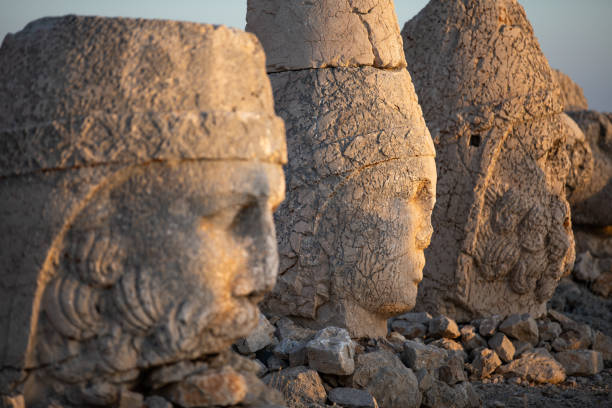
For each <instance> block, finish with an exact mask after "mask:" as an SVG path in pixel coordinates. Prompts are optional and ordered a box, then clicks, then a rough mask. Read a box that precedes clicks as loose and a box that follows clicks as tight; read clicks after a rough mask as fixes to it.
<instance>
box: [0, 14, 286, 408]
mask: <svg viewBox="0 0 612 408" xmlns="http://www.w3.org/2000/svg"><path fill="white" fill-rule="evenodd" d="M264 61H265V56H264V53H263V50H262V49H261V46H260V45H259V43H258V41H257V40H256V38H255V36H253V35H251V34H246V33H243V32H240V31H238V30H232V29H228V28H225V27H215V26H211V25H200V24H192V23H178V22H172V21H149V20H135V19H109V18H97V17H76V16H66V17H61V18H45V19H41V20H37V21H35V22H33V23H30V24H29V25H27V26H26V28H25V29H24V30H22V31H21V32H19V33H17V34H14V35H8V36H7V37H6V38H5V39H4V42H3V44H2V47H1V48H0V77H1V78H3V80H2V81H1V82H0V101H2V103H1V104H0V208H1V209H2V210H1V211H0V268H1V269H0V276H1V278H2V285H1V286H0V395H4V394H8V395H11V394H12V393H20V392H22V391H23V393H24V395H25V403H26V405H27V406H39V404H42V403H43V402H44V403H45V404H44V406H47V405H46V403H47V402H48V401H49V399H50V398H55V399H56V400H57V401H58V403H61V404H62V406H65V407H72V406H78V407H82V406H90V405H96V406H122V405H121V400H122V399H123V400H125V397H126V396H127V395H128V394H127V393H129V392H130V390H132V389H133V388H137V389H139V390H146V389H149V387H150V386H151V384H150V383H147V381H148V380H147V378H157V379H158V380H157V381H160V382H161V383H162V384H163V385H170V384H171V383H172V381H169V380H168V379H169V376H171V375H174V376H175V378H176V381H180V380H181V379H183V378H185V376H187V375H192V374H193V375H194V376H195V377H191V378H192V379H193V380H194V381H192V383H193V384H195V386H196V387H199V388H202V387H204V388H206V387H208V385H210V382H208V383H207V382H206V381H207V380H206V379H207V378H208V377H207V374H206V370H207V369H208V368H210V367H209V361H208V360H209V358H208V357H207V356H209V355H211V354H214V353H219V352H221V351H224V350H226V349H228V347H229V346H230V345H231V344H232V343H233V342H234V341H235V340H237V339H238V338H240V337H245V336H247V335H248V334H249V332H250V331H251V330H252V329H253V328H254V327H255V325H256V324H257V321H258V318H257V317H258V309H257V304H256V302H257V300H259V299H260V298H261V297H262V296H263V294H264V293H265V292H266V291H268V290H270V289H271V287H272V286H273V285H274V282H275V278H276V271H277V268H278V256H277V250H276V241H275V235H274V224H273V218H272V214H271V209H272V208H274V207H275V206H277V205H278V204H279V203H280V202H281V201H282V199H283V195H284V182H283V173H282V168H281V165H282V164H283V163H285V161H286V147H285V141H284V134H283V124H282V121H281V120H280V119H279V118H277V117H276V115H275V114H274V110H273V99H272V90H271V87H270V84H269V82H268V80H267V77H266V72H265V62H264ZM192 360H197V361H196V362H192ZM181 362H186V363H185V364H184V365H181V364H180V363H181ZM187 363H188V364H187ZM175 365H176V366H175ZM173 366H174V368H175V369H174V370H172V369H171V367H173ZM214 369H215V370H222V367H215V368H214ZM158 370H165V371H164V373H165V374H164V375H158V374H156V372H158ZM190 370H192V372H190ZM194 370H195V371H197V372H193V371H194ZM239 371H240V370H238V369H237V370H236V372H237V373H238V372H239ZM145 372H146V373H147V375H144V373H145ZM217 372H219V371H217ZM211 375H212V374H211ZM229 377H231V376H229ZM229 377H228V376H225V377H224V378H229ZM236 378H238V377H236ZM176 381H174V382H176ZM237 381H238V380H237ZM213 382H214V381H213ZM230 382H232V381H230ZM238 382H239V381H238ZM232 383H233V382H232ZM206 384H208V385H206ZM228 384H229V383H228ZM236 384H237V383H236ZM183 385H185V386H186V384H183ZM122 395H123V396H122ZM241 395H242V392H241V391H240V392H238V393H235V394H234V397H235V398H233V399H231V398H230V399H231V402H240V401H238V400H239V399H240V398H239V397H240V396H241ZM145 397H146V396H145ZM224 401H226V400H224ZM227 401H229V400H227Z"/></svg>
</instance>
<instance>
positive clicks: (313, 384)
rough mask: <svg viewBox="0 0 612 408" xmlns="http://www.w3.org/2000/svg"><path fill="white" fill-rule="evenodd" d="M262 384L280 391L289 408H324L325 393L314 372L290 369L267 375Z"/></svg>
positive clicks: (317, 375) (298, 368) (302, 368)
mask: <svg viewBox="0 0 612 408" xmlns="http://www.w3.org/2000/svg"><path fill="white" fill-rule="evenodd" d="M263 382H264V383H266V384H267V385H269V386H270V387H272V388H274V389H276V390H278V391H280V392H281V393H282V394H283V397H284V398H285V401H286V402H287V405H288V406H290V407H295V408H319V407H321V408H323V407H325V401H326V399H327V393H326V392H325V388H324V387H323V382H322V381H321V377H319V374H318V373H317V372H316V371H315V370H311V369H308V368H306V367H292V368H288V369H286V370H280V371H277V372H275V373H272V374H268V375H267V376H265V377H264V378H263Z"/></svg>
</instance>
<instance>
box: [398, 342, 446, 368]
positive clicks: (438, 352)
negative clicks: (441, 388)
mask: <svg viewBox="0 0 612 408" xmlns="http://www.w3.org/2000/svg"><path fill="white" fill-rule="evenodd" d="M447 356H448V353H447V352H446V350H444V349H441V348H438V347H434V346H429V345H425V344H421V343H417V342H415V341H411V340H408V341H406V343H404V351H403V352H402V361H403V362H404V364H406V366H407V367H408V368H411V369H412V370H414V371H418V370H420V369H422V368H424V369H426V370H428V371H434V370H435V369H437V368H438V367H440V366H441V365H442V363H443V362H444V361H445V360H446V358H447Z"/></svg>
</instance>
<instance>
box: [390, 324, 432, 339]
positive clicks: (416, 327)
mask: <svg viewBox="0 0 612 408" xmlns="http://www.w3.org/2000/svg"><path fill="white" fill-rule="evenodd" d="M391 328H392V329H393V330H395V331H397V332H398V333H400V334H402V335H404V336H405V337H406V338H408V339H414V338H417V337H425V335H426V334H427V327H425V325H424V324H422V323H412V322H408V321H406V320H394V321H393V323H391Z"/></svg>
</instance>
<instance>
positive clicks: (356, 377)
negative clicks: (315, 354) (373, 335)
mask: <svg viewBox="0 0 612 408" xmlns="http://www.w3.org/2000/svg"><path fill="white" fill-rule="evenodd" d="M352 381H353V383H354V385H355V386H356V387H359V388H365V389H367V390H368V391H369V392H370V393H371V394H372V395H373V396H374V398H376V401H377V402H378V404H379V406H380V407H381V408H387V407H389V408H412V407H414V408H417V407H419V406H420V404H421V392H420V391H419V383H418V381H417V378H416V376H415V375H414V372H413V371H412V370H411V369H409V368H406V366H405V365H404V364H402V362H401V361H400V359H399V358H398V357H397V356H396V355H395V354H393V353H390V352H388V351H376V352H373V353H365V354H359V355H358V356H357V362H356V368H355V373H354V374H353V378H352Z"/></svg>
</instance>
